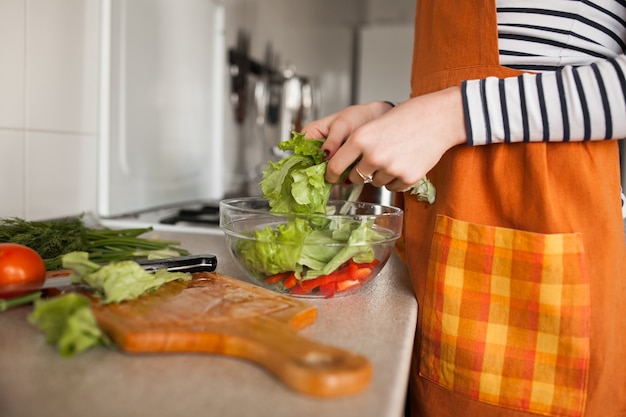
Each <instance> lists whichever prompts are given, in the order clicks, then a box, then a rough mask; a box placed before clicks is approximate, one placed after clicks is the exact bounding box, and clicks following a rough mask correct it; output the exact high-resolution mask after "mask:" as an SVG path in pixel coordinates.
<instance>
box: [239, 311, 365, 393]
mask: <svg viewBox="0 0 626 417" xmlns="http://www.w3.org/2000/svg"><path fill="white" fill-rule="evenodd" d="M254 321H255V323H254V326H251V327H252V328H254V329H255V331H254V332H249V331H248V330H246V332H245V336H244V338H243V339H241V340H237V341H236V342H235V343H234V344H233V349H234V351H231V352H229V354H231V355H237V356H240V357H244V358H246V359H249V360H251V361H253V362H256V363H258V364H260V365H262V366H263V367H265V368H266V369H267V370H269V371H270V372H272V373H273V374H274V375H276V376H277V377H278V378H279V379H281V380H282V381H283V382H284V383H285V384H286V385H288V386H289V387H291V388H292V389H294V390H296V391H299V392H303V393H307V394H311V395H316V396H323V397H330V396H341V395H350V394H355V393H358V392H360V391H362V390H363V389H364V388H365V387H366V386H367V385H368V384H369V382H370V380H371V378H372V367H371V364H370V362H369V361H368V360H367V359H366V358H365V357H363V356H360V355H357V354H355V353H351V352H348V351H346V350H342V349H339V348H336V347H332V346H328V345H324V344H321V343H318V342H315V341H312V340H310V339H307V338H304V337H302V336H300V335H298V334H297V333H296V332H294V331H292V330H291V329H289V328H287V327H286V326H282V325H277V323H276V322H274V321H272V320H268V319H267V318H265V317H258V318H255V320H254ZM233 341H234V340H233Z"/></svg>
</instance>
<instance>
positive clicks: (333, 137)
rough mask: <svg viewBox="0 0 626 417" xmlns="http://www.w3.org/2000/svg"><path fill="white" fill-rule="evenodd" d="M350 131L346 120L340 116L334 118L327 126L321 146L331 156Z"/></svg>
mask: <svg viewBox="0 0 626 417" xmlns="http://www.w3.org/2000/svg"><path fill="white" fill-rule="evenodd" d="M351 133H352V130H351V127H350V125H349V124H348V123H347V122H345V121H344V120H343V119H341V118H339V119H336V120H334V121H333V122H332V123H331V124H330V126H329V129H328V134H327V135H326V141H325V142H324V145H322V148H323V149H325V150H327V151H328V155H329V157H331V158H332V157H333V156H334V155H335V152H337V150H338V149H339V148H340V147H341V145H342V144H343V143H344V142H345V141H346V139H348V137H349V136H350V134H351Z"/></svg>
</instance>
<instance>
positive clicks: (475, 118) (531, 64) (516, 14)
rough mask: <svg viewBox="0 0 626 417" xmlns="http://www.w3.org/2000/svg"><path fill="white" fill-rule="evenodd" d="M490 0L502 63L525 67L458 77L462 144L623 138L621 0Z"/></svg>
mask: <svg viewBox="0 0 626 417" xmlns="http://www.w3.org/2000/svg"><path fill="white" fill-rule="evenodd" d="M496 5H497V13H498V15H497V18H498V42H499V50H500V63H501V65H503V66H507V67H510V68H515V69H519V70H523V71H529V72H532V73H526V74H523V75H521V76H518V77H511V78H505V79H498V78H495V77H489V78H486V79H481V80H468V81H466V82H464V83H463V85H462V89H463V95H464V100H465V103H466V105H465V112H466V126H467V134H468V143H469V144H470V145H484V144H490V143H501V142H542V141H543V142H567V141H583V140H606V139H614V138H618V139H620V138H625V137H626V117H625V115H626V55H624V53H625V51H626V0H550V1H546V0H496ZM622 205H623V206H624V197H623V196H622ZM623 209H626V207H623ZM623 211H624V210H623ZM625 216H626V213H625Z"/></svg>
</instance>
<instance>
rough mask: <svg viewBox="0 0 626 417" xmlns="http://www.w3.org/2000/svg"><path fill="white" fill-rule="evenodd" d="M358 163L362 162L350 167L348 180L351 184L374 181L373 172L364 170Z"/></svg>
mask: <svg viewBox="0 0 626 417" xmlns="http://www.w3.org/2000/svg"><path fill="white" fill-rule="evenodd" d="M360 165H362V164H356V165H355V166H354V168H353V169H352V172H351V173H350V181H351V182H352V183H353V184H371V183H372V182H373V181H374V174H375V172H371V171H366V170H364V168H362V167H361V166H360ZM366 172H367V174H366ZM355 174H356V177H355Z"/></svg>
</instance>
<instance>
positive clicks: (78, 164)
mask: <svg viewBox="0 0 626 417" xmlns="http://www.w3.org/2000/svg"><path fill="white" fill-rule="evenodd" d="M414 7H415V5H414V2H413V1H401V0H341V1H336V0H223V1H216V0H0V56H1V59H0V62H1V64H0V217H9V216H18V217H23V218H26V219H29V220H37V219H47V218H56V217H62V216H67V215H76V214H79V213H83V212H94V213H97V214H98V215H100V216H104V217H115V216H118V215H120V214H125V213H128V212H133V211H136V210H147V209H151V208H153V207H156V206H168V205H175V204H178V203H181V204H183V203H187V202H193V201H195V200H207V201H217V200H219V199H220V198H222V197H223V196H230V195H238V194H247V193H255V192H257V191H256V190H257V187H258V184H257V183H255V181H257V178H256V176H257V175H258V173H259V169H261V167H262V166H263V165H264V164H265V163H266V160H267V158H272V157H274V158H277V157H279V156H280V155H278V154H276V152H274V151H273V149H272V147H273V145H275V144H276V143H278V141H280V140H284V139H288V133H286V131H288V128H287V127H286V126H287V124H289V123H291V125H292V126H298V125H299V124H302V123H305V122H306V121H307V120H308V118H311V117H315V116H321V115H325V114H328V113H330V112H333V111H336V110H339V109H340V108H342V107H344V106H347V105H349V104H351V103H354V102H362V101H369V100H371V99H389V100H402V99H405V98H406V97H407V96H408V88H409V80H408V73H409V67H410V54H411V46H412V39H411V30H412V25H413V14H414ZM396 40H397V41H396ZM388 71H389V72H388ZM294 91H295V92H294ZM289 100H290V101H289Z"/></svg>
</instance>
